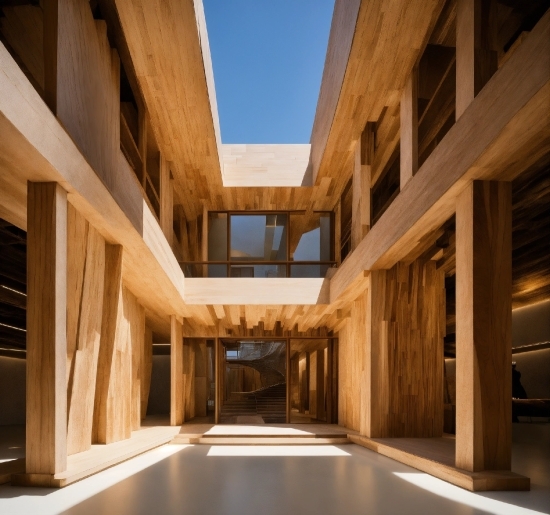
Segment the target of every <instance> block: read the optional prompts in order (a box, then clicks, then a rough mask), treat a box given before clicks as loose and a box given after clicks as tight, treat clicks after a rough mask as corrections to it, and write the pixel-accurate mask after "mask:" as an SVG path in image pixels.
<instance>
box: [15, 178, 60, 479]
mask: <svg viewBox="0 0 550 515" xmlns="http://www.w3.org/2000/svg"><path fill="white" fill-rule="evenodd" d="M27 224H28V225H27V394H26V395H27V432H26V465H25V469H26V472H27V473H30V474H56V473H58V472H62V471H64V470H65V469H66V466H67V390H66V387H67V376H66V356H67V332H66V330H67V324H66V309H67V279H66V271H67V194H66V192H65V191H64V190H63V189H62V188H61V187H60V186H59V185H58V184H56V183H32V182H29V184H28V205H27Z"/></svg>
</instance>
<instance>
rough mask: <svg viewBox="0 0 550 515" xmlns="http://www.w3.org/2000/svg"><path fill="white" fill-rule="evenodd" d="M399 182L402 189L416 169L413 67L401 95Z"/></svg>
mask: <svg viewBox="0 0 550 515" xmlns="http://www.w3.org/2000/svg"><path fill="white" fill-rule="evenodd" d="M400 159H401V162H400V182H399V187H400V189H403V188H404V186H405V184H407V182H408V181H409V180H410V179H412V177H413V175H414V174H415V173H416V171H417V169H418V67H417V66H415V67H414V68H413V69H412V71H411V74H410V75H409V78H408V79H407V82H406V84H405V89H404V90H403V94H402V95H401V144H400Z"/></svg>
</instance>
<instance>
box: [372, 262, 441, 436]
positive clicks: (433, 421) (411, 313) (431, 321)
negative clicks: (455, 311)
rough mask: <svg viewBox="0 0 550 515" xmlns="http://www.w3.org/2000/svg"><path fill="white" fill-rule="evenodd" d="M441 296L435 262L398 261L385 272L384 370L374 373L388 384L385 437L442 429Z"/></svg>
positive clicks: (432, 433)
mask: <svg viewBox="0 0 550 515" xmlns="http://www.w3.org/2000/svg"><path fill="white" fill-rule="evenodd" d="M444 299H445V291H444V275H443V273H442V272H440V271H437V270H436V263H435V261H428V262H426V263H422V262H421V261H420V260H417V261H415V262H414V263H412V264H411V265H406V264H404V263H398V265H397V266H395V267H393V268H392V269H391V270H389V271H387V272H386V302H385V313H384V317H383V320H382V321H381V322H380V323H381V324H382V327H383V331H381V332H382V335H381V336H382V338H381V340H380V342H379V343H380V345H381V349H380V351H383V350H384V347H386V345H387V347H386V352H387V356H386V357H385V359H386V360H387V367H388V368H387V374H388V375H387V377H380V378H379V379H381V380H382V381H384V382H386V381H387V386H388V387H389V388H388V391H389V413H388V414H387V418H386V420H385V427H384V426H382V427H381V430H382V431H383V432H384V433H385V435H386V436H400V437H405V436H409V437H432V436H441V435H442V433H443V366H444V360H443V337H444V336H445V319H444V317H443V316H442V314H443V313H444V311H443V310H442V309H441V304H442V302H444ZM372 302H375V299H374V298H373V299H372ZM373 343H374V342H373ZM379 385H380V387H382V386H385V385H384V384H383V383H382V384H379ZM373 387H374V385H373ZM373 393H374V392H373Z"/></svg>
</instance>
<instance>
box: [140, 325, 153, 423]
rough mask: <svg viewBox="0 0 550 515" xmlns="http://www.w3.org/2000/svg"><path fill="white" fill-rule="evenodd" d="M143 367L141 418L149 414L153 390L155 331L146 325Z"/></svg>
mask: <svg viewBox="0 0 550 515" xmlns="http://www.w3.org/2000/svg"><path fill="white" fill-rule="evenodd" d="M141 362H142V367H141V372H142V376H141V419H142V420H143V419H144V418H145V417H146V416H147V405H148V404H149V391H150V390H151V372H152V369H153V331H152V330H151V328H149V327H147V326H145V333H144V337H143V353H142V358H141Z"/></svg>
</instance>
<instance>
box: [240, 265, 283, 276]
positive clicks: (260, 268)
mask: <svg viewBox="0 0 550 515" xmlns="http://www.w3.org/2000/svg"><path fill="white" fill-rule="evenodd" d="M231 277H286V265H231Z"/></svg>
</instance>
